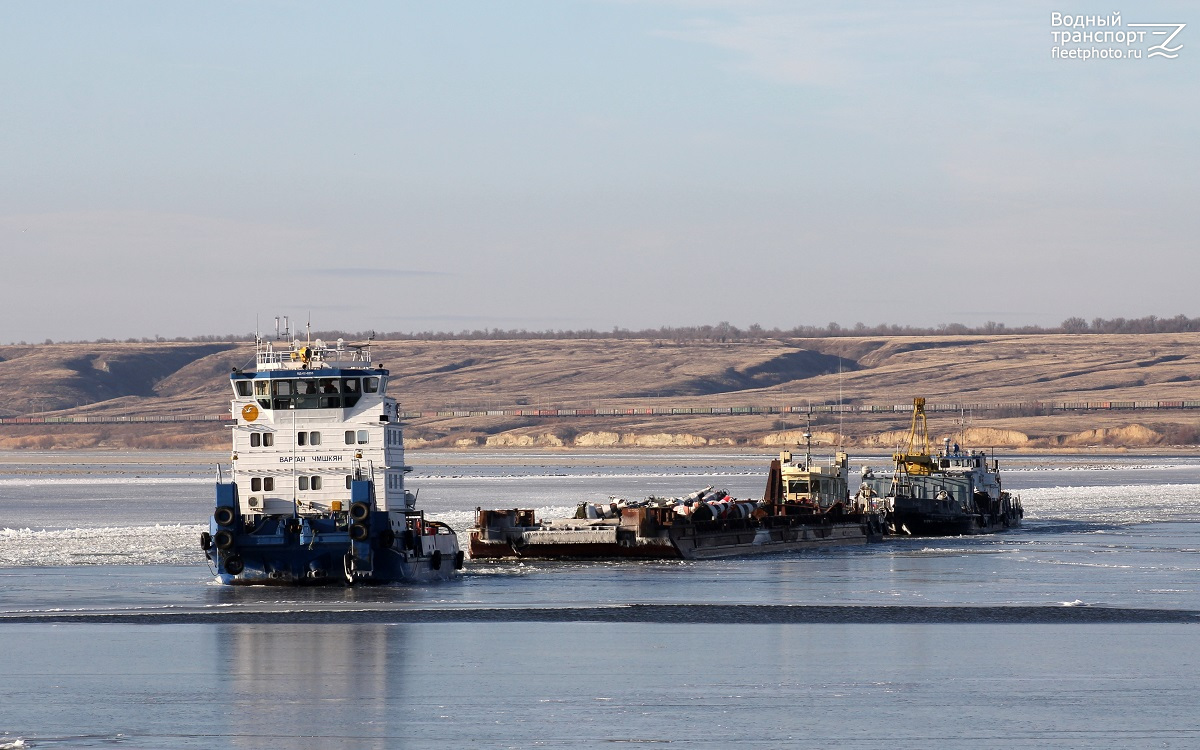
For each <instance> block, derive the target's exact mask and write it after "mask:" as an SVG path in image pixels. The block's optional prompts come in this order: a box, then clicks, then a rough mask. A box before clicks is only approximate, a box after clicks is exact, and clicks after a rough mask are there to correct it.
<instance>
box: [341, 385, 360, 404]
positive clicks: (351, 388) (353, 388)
mask: <svg viewBox="0 0 1200 750" xmlns="http://www.w3.org/2000/svg"><path fill="white" fill-rule="evenodd" d="M361 395H362V392H361V391H360V390H359V382H358V378H345V379H343V380H342V398H343V399H344V402H345V404H346V408H350V407H351V406H354V405H355V404H357V403H358V399H359V397H360V396H361Z"/></svg>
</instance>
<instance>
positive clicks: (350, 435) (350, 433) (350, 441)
mask: <svg viewBox="0 0 1200 750" xmlns="http://www.w3.org/2000/svg"><path fill="white" fill-rule="evenodd" d="M346 445H354V430H346Z"/></svg>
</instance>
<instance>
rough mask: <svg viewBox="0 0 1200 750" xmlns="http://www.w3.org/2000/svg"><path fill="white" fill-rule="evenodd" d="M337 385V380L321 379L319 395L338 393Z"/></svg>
mask: <svg viewBox="0 0 1200 750" xmlns="http://www.w3.org/2000/svg"><path fill="white" fill-rule="evenodd" d="M339 384H340V381H339V380H338V379H337V378H321V380H320V387H321V393H340V391H339V389H338V385H339Z"/></svg>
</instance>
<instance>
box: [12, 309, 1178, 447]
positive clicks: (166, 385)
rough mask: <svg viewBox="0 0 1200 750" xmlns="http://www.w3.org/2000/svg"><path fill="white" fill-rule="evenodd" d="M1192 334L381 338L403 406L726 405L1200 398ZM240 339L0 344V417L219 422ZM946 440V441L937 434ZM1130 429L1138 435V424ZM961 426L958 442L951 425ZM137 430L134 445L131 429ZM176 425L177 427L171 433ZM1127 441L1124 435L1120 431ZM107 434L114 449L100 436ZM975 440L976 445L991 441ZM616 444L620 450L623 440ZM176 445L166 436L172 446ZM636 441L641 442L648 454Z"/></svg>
mask: <svg viewBox="0 0 1200 750" xmlns="http://www.w3.org/2000/svg"><path fill="white" fill-rule="evenodd" d="M1197 344H1200V334H1198V333H1170V334H1138V335H1132V334H1086V335H1082V334H1081V335H1073V334H1040V335H1013V334H1006V335H995V336H924V337H922V336H896V337H888V336H865V337H838V338H830V337H822V338H811V339H764V340H761V341H739V342H735V343H720V342H713V341H702V342H673V341H656V340H648V339H635V340H625V339H611V338H608V339H549V340H546V339H520V340H447V341H383V342H376V344H375V347H374V354H375V361H376V362H377V363H378V362H382V363H383V365H384V366H385V367H387V368H388V369H390V370H391V372H392V381H391V383H392V385H391V393H392V395H394V396H396V397H398V398H399V399H400V401H401V403H402V406H403V408H405V409H408V410H437V409H450V408H456V409H493V410H499V409H511V408H515V407H519V406H540V407H542V408H546V409H551V408H635V407H638V408H645V407H653V406H660V405H667V406H672V407H703V406H709V407H730V406H746V405H772V406H783V405H789V406H792V405H795V406H799V405H806V404H825V403H837V402H839V400H840V401H841V402H843V403H849V404H904V403H909V402H911V399H912V397H913V396H917V395H920V396H925V397H927V398H928V399H929V400H930V401H931V402H943V403H966V404H971V403H1030V402H1039V401H1042V402H1054V401H1166V400H1178V401H1184V400H1200V379H1198V378H1200V358H1198V356H1197V354H1196V352H1197ZM253 355H254V349H253V345H252V344H247V343H240V342H239V343H219V342H213V343H104V344H47V345H37V346H4V347H0V378H3V382H4V383H5V390H6V393H7V396H8V397H7V398H6V399H5V400H4V402H3V404H2V405H0V412H2V413H0V416H3V417H16V416H23V415H30V414H51V415H87V414H91V415H114V414H115V415H120V414H137V415H166V414H196V415H199V414H223V413H227V412H228V408H229V397H230V393H229V384H228V373H229V371H230V370H231V368H233V367H242V366H247V365H248V364H250V363H252V361H253ZM971 416H972V419H971V420H970V422H971V426H974V427H975V428H977V429H980V430H982V429H985V428H986V429H990V430H993V432H992V433H987V434H988V436H989V439H990V440H991V441H992V442H993V444H1008V445H1011V446H1013V447H1039V446H1040V447H1055V446H1064V445H1071V444H1072V441H1075V442H1076V443H1078V444H1080V445H1110V446H1111V445H1169V444H1190V443H1192V442H1194V441H1195V439H1196V437H1195V435H1196V429H1195V425H1196V423H1197V422H1200V410H1198V411H1197V412H1188V411H1172V412H1167V411H1163V412H1154V413H1141V412H1125V413H1117V412H1114V413H1112V414H1096V413H1086V414H1036V413H1015V414H1000V413H991V414H986V415H984V414H980V415H971ZM800 419H801V417H799V416H798V415H789V416H787V417H780V416H779V415H775V416H768V415H757V416H723V417H719V416H677V417H670V416H660V417H639V418H627V417H620V418H616V417H577V418H573V419H570V420H557V421H548V420H539V419H535V418H526V417H522V418H514V417H503V416H496V417H487V418H484V417H473V418H464V417H459V418H454V417H441V418H439V417H424V418H421V419H416V420H413V421H412V422H411V424H410V428H409V435H410V438H411V443H412V444H413V445H418V446H419V445H451V446H453V445H460V446H473V445H547V446H555V445H557V444H559V443H562V444H565V445H586V446H591V447H604V446H607V445H633V444H663V445H734V446H767V445H775V444H780V443H781V442H782V443H789V442H791V441H793V440H794V435H792V434H791V433H793V432H795V431H796V430H798V429H800V428H803V427H805V426H811V427H813V428H814V429H815V430H817V431H819V432H821V433H822V435H823V437H824V438H825V439H830V438H829V436H828V434H827V433H830V432H831V430H832V433H833V434H834V435H835V436H836V434H837V432H838V426H837V424H834V423H833V422H832V421H831V420H832V419H833V417H832V416H831V415H817V417H816V418H815V419H814V420H812V421H809V419H808V418H807V417H805V418H804V424H800V421H799V420H800ZM906 426H907V417H906V416H905V415H895V414H887V415H847V417H845V418H843V419H842V420H841V427H840V431H841V432H842V433H843V434H844V435H846V436H848V437H849V442H850V443H854V444H859V445H877V446H880V447H886V446H885V443H887V442H888V441H889V440H890V441H893V442H894V441H895V440H897V439H898V438H896V436H895V435H893V434H892V433H893V432H895V431H896V430H904V429H905V428H906ZM89 427H90V426H88V425H76V426H74V427H49V426H38V427H16V426H9V425H5V426H3V427H2V428H0V446H4V445H7V446H23V445H30V446H42V447H49V446H56V445H78V446H83V447H88V446H103V445H130V444H140V443H144V438H145V436H146V435H162V436H163V439H162V440H158V441H151V442H152V444H155V445H158V444H162V445H166V444H168V443H169V444H172V445H209V446H218V447H224V445H225V444H226V443H227V439H228V438H227V432H226V430H225V428H221V427H219V426H208V427H197V426H194V425H193V426H191V427H190V429H183V428H179V427H170V426H162V427H154V428H149V427H139V428H137V429H135V428H134V426H128V427H126V426H110V427H104V428H101V427H90V431H89ZM937 427H938V429H941V430H942V431H943V432H946V431H949V430H951V429H952V427H951V426H948V425H944V424H943V425H938V426H937ZM1132 428H1137V429H1132ZM953 429H957V427H954V428H953ZM139 430H140V433H139ZM172 430H174V431H175V432H172ZM1121 430H1124V432H1121ZM103 431H106V433H107V436H106V437H105V436H102V435H100V433H101V432H103ZM982 434H983V433H980V435H982ZM614 436H615V437H614ZM168 438H169V439H168ZM639 441H640V443H639Z"/></svg>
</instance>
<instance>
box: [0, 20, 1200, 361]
mask: <svg viewBox="0 0 1200 750" xmlns="http://www.w3.org/2000/svg"><path fill="white" fill-rule="evenodd" d="M1114 12H1119V13H1121V16H1122V17H1121V19H1120V25H1119V26H1116V27H1111V26H1110V27H1107V28H1096V27H1093V26H1085V27H1081V28H1080V29H1074V28H1072V27H1064V26H1062V25H1059V26H1054V25H1053V23H1052V22H1053V20H1054V16H1053V14H1055V13H1058V14H1063V15H1067V16H1071V17H1072V18H1074V16H1075V15H1076V14H1078V15H1079V16H1080V22H1081V23H1083V17H1084V15H1085V14H1086V15H1087V16H1098V17H1105V18H1107V17H1109V16H1111V15H1112V14H1113V13H1114ZM0 18H3V23H0V271H2V272H3V279H2V280H0V283H2V284H3V286H2V290H3V291H2V292H0V343H10V342H17V341H30V342H40V341H42V340H44V339H53V340H59V341H61V340H91V339H97V338H116V339H124V338H129V337H134V338H140V337H154V336H165V337H176V336H199V335H209V334H214V335H221V334H226V333H238V334H241V333H248V332H251V331H253V330H255V327H256V326H258V327H260V328H261V329H262V330H264V331H265V330H267V329H269V328H273V322H272V321H273V318H274V316H276V315H285V314H286V315H290V316H291V317H292V319H293V320H304V319H308V318H311V320H312V324H313V327H314V329H318V330H333V329H337V330H346V331H364V330H369V329H374V330H378V331H404V332H413V331H426V330H441V331H458V330H463V329H479V328H500V329H514V328H515V329H526V330H558V329H574V330H579V329H585V328H594V329H598V330H611V329H612V328H613V327H618V326H619V327H622V328H633V329H640V328H653V327H659V326H688V325H704V324H714V323H717V322H719V321H728V322H730V323H732V324H734V325H736V326H740V327H746V326H749V325H751V324H753V323H758V324H760V325H763V326H766V327H768V328H769V327H776V326H778V327H782V328H790V327H793V326H797V325H825V324H827V323H830V322H837V323H839V324H841V325H843V326H852V325H853V324H855V323H857V322H863V323H866V324H868V325H875V324H879V323H888V324H901V325H915V326H936V325H940V324H949V323H963V324H967V325H980V324H983V323H985V322H987V321H996V322H1002V323H1005V324H1007V325H1010V326H1017V325H1029V324H1037V325H1046V326H1053V325H1057V324H1058V323H1060V322H1061V321H1062V320H1064V319H1065V318H1067V317H1071V316H1080V317H1083V318H1085V319H1091V318H1093V317H1106V318H1112V317H1142V316H1145V315H1159V316H1162V317H1169V316H1174V315H1176V314H1180V313H1182V314H1185V315H1188V316H1189V317H1196V316H1200V294H1198V292H1197V289H1198V288H1200V284H1197V282H1196V280H1195V277H1196V275H1197V272H1198V271H1200V247H1198V244H1197V236H1198V232H1197V230H1198V229H1200V211H1198V210H1197V198H1200V169H1198V167H1200V138H1198V137H1197V136H1198V135H1200V128H1198V123H1200V117H1198V115H1200V96H1198V93H1200V85H1198V84H1200V7H1197V6H1196V5H1195V4H1194V3H1184V2H1147V3H1139V4H1138V5H1137V6H1136V7H1127V8H1117V7H1114V6H1113V4H1111V3H1110V4H1108V5H1103V6H1102V5H1100V4H1098V3H1093V4H1089V3H1088V2H1080V3H1079V4H1070V3H1042V2H1014V1H1005V2H979V3H961V2H910V3H894V2H846V3H842V2H839V3H833V2H825V3H804V2H780V1H778V0H659V1H655V0H641V1H639V0H546V1H538V0H528V1H524V2H502V1H500V0H488V1H486V2H466V1H461V2H460V1H455V0H448V1H447V2H434V3H430V2H357V3H352V4H341V3H313V2H272V1H269V0H262V1H260V2H246V1H244V0H238V1H236V2H222V1H221V0H212V1H209V2H204V3H163V2H157V1H153V2H133V1H128V2H121V1H120V0H114V1H113V2H104V3H96V2H91V1H90V0H88V1H85V2H56V1H54V0H47V1H45V2H31V1H22V2H15V1H13V0H0ZM1134 23H1154V24H1187V26H1186V27H1185V28H1183V30H1182V31H1180V32H1179V33H1178V34H1177V35H1176V36H1175V37H1174V38H1173V41H1172V42H1171V43H1170V46H1171V47H1173V48H1175V51H1174V52H1173V53H1172V54H1174V55H1175V57H1167V56H1165V55H1157V56H1153V57H1150V56H1148V52H1149V48H1150V47H1151V46H1152V45H1153V44H1155V43H1156V40H1157V39H1161V38H1163V37H1162V36H1160V37H1157V38H1156V37H1152V36H1150V33H1152V32H1153V31H1154V29H1153V28H1149V27H1131V26H1129V24H1134ZM1135 28H1137V29H1138V30H1142V31H1146V32H1150V33H1147V34H1146V35H1145V37H1144V38H1145V41H1139V42H1138V43H1135V44H1134V45H1132V46H1130V45H1128V44H1127V43H1112V42H1111V38H1108V39H1106V41H1105V42H1104V43H1101V44H1095V43H1092V44H1082V43H1073V42H1071V43H1068V44H1065V45H1064V44H1062V43H1061V39H1060V38H1059V37H1056V36H1055V35H1054V34H1055V32H1061V31H1087V32H1094V31H1114V30H1115V31H1117V32H1133V31H1134V30H1135ZM1155 28H1158V27H1155ZM1151 40H1155V41H1151ZM1180 44H1182V48H1179V47H1178V45H1180ZM1055 47H1058V48H1059V52H1070V51H1071V50H1075V52H1076V54H1077V55H1080V54H1083V53H1084V51H1092V50H1096V52H1094V54H1095V55H1096V56H1095V57H1093V58H1092V59H1081V58H1080V57H1075V58H1065V57H1061V56H1056V55H1055V53H1054V48H1055ZM1113 49H1119V50H1121V51H1122V52H1123V55H1124V56H1123V57H1122V58H1121V59H1115V58H1112V57H1105V58H1101V57H1099V55H1100V54H1102V53H1103V54H1109V55H1111V54H1112V53H1111V50H1113ZM1127 50H1128V51H1129V52H1126V51H1127ZM1133 50H1137V51H1139V52H1140V53H1141V57H1138V58H1134V57H1131V56H1130V55H1132V51H1133ZM1101 51H1102V52H1101Z"/></svg>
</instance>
